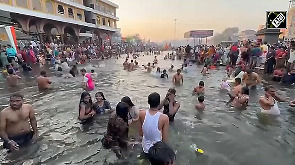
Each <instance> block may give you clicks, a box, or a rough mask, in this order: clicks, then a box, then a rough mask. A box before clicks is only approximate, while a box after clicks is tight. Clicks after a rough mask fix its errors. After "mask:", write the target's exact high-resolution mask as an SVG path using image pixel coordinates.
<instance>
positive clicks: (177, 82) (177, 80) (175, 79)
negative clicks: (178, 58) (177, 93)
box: [172, 69, 183, 85]
mask: <svg viewBox="0 0 295 165" xmlns="http://www.w3.org/2000/svg"><path fill="white" fill-rule="evenodd" d="M180 73H181V70H180V69H177V73H176V74H175V75H174V76H173V79H172V82H173V84H174V85H180V84H183V76H182V74H180Z"/></svg>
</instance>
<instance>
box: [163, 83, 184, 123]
mask: <svg viewBox="0 0 295 165" xmlns="http://www.w3.org/2000/svg"><path fill="white" fill-rule="evenodd" d="M175 94H176V90H175V89H172V88H170V89H169V90H168V92H167V94H166V97H165V99H164V100H163V101H162V102H161V104H160V105H159V109H162V107H164V110H163V113H164V114H166V115H167V116H168V117H169V121H170V122H173V121H174V117H175V115H176V113H177V112H178V110H179V108H180V104H179V103H178V102H177V101H176V100H175Z"/></svg>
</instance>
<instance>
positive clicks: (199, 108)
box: [195, 95, 206, 111]
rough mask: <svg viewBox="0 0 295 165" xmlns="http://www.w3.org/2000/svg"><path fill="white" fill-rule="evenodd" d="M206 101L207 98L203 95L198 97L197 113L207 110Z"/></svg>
mask: <svg viewBox="0 0 295 165" xmlns="http://www.w3.org/2000/svg"><path fill="white" fill-rule="evenodd" d="M204 100H205V97H204V96H203V95H202V96H199V97H198V101H199V103H198V104H197V105H196V106H195V108H196V110H197V111H204V110H205V107H206V105H205V104H204Z"/></svg>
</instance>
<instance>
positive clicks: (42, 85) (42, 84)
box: [37, 71, 51, 90]
mask: <svg viewBox="0 0 295 165" xmlns="http://www.w3.org/2000/svg"><path fill="white" fill-rule="evenodd" d="M37 83H38V88H39V90H45V89H49V87H50V84H51V81H50V80H49V78H47V73H46V72H45V71H41V72H40V76H39V77H38V78H37Z"/></svg>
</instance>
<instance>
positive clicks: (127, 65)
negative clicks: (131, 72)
mask: <svg viewBox="0 0 295 165" xmlns="http://www.w3.org/2000/svg"><path fill="white" fill-rule="evenodd" d="M123 67H124V70H127V69H128V67H129V63H128V58H126V60H125V62H124V63H123Z"/></svg>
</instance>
